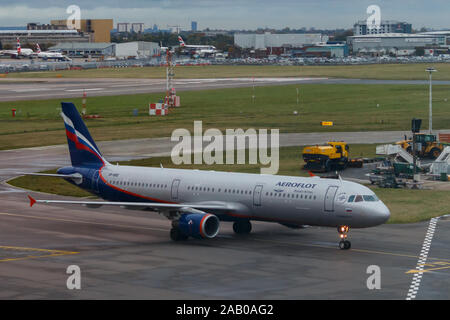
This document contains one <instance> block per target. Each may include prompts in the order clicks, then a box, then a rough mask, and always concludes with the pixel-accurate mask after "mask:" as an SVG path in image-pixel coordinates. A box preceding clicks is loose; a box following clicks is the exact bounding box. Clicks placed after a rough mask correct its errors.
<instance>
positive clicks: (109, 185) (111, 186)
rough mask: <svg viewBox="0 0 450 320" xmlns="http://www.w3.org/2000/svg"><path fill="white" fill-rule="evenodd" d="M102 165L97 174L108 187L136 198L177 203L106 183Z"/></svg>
mask: <svg viewBox="0 0 450 320" xmlns="http://www.w3.org/2000/svg"><path fill="white" fill-rule="evenodd" d="M104 167H105V166H104V165H103V167H101V168H100V170H99V176H100V179H102V181H103V182H104V183H105V184H106V185H107V186H108V187H110V188H113V189H114V190H117V191H119V192H123V193H125V194H128V195H130V196H134V197H138V198H142V199H146V200H151V201H155V202H160V203H169V204H178V202H170V201H166V200H161V199H156V198H151V197H147V196H143V195H141V194H137V193H134V192H130V191H127V190H124V189H121V188H118V187H116V186H114V185H112V184H110V183H108V182H107V181H106V179H105V178H104V177H103V175H102V169H103V168H104Z"/></svg>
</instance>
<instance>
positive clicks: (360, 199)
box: [355, 194, 364, 202]
mask: <svg viewBox="0 0 450 320" xmlns="http://www.w3.org/2000/svg"><path fill="white" fill-rule="evenodd" d="M362 201H364V200H363V197H362V196H361V195H359V194H358V195H357V196H356V198H355V202H362Z"/></svg>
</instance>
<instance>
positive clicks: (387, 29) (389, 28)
mask: <svg viewBox="0 0 450 320" xmlns="http://www.w3.org/2000/svg"><path fill="white" fill-rule="evenodd" d="M411 32H412V25H411V24H410V23H407V22H400V21H392V20H381V23H380V27H379V28H368V27H367V21H366V20H361V21H358V22H357V23H355V24H354V25H353V35H355V36H363V35H368V34H384V33H411Z"/></svg>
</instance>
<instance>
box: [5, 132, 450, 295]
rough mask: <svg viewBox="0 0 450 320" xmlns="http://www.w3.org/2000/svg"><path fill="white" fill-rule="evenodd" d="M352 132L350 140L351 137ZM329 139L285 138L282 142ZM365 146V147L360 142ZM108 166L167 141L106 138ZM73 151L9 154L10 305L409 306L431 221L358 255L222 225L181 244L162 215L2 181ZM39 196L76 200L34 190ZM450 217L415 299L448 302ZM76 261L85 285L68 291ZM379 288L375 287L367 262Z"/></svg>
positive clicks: (162, 148)
mask: <svg viewBox="0 0 450 320" xmlns="http://www.w3.org/2000/svg"><path fill="white" fill-rule="evenodd" d="M341 134H348V133H341ZM398 134H401V132H388V133H386V132H376V133H365V135H364V133H353V135H352V136H348V137H349V139H351V140H352V141H359V140H364V141H366V143H368V142H367V141H371V139H373V140H376V139H380V140H383V141H386V142H389V141H391V140H392V139H394V140H392V141H395V139H397V138H398V136H397V135H398ZM322 139H324V140H327V139H328V137H327V136H320V135H318V134H291V135H286V136H282V137H280V142H281V144H282V145H296V144H295V143H297V144H299V143H303V141H305V142H307V143H313V142H314V141H321V140H322ZM353 143H357V142H353ZM99 148H100V149H101V150H102V152H103V154H104V155H105V156H106V157H107V159H109V160H110V161H115V160H124V159H126V158H137V157H139V156H145V157H148V156H149V155H161V154H164V153H166V152H168V150H170V148H171V145H170V143H168V140H167V138H161V139H140V140H127V141H114V142H102V143H100V144H99ZM67 163H68V155H67V149H66V146H50V147H39V148H28V149H18V150H11V151H0V180H1V181H2V182H1V183H0V203H1V208H0V221H1V223H0V233H1V234H2V242H1V245H0V280H1V283H0V299H130V298H136V299H406V298H407V296H408V292H409V291H410V289H411V287H413V288H416V287H417V286H416V283H413V277H414V272H415V270H416V267H417V265H418V261H420V259H421V250H422V247H423V245H424V240H425V237H426V235H427V230H428V226H429V222H428V221H425V222H421V223H415V224H408V225H383V226H380V227H376V228H370V229H352V230H350V234H349V237H350V240H351V241H352V249H351V250H349V251H341V250H339V249H338V248H337V243H338V233H337V231H336V230H334V229H330V228H318V227H310V228H306V229H300V230H291V229H288V228H286V227H283V226H281V225H278V224H270V223H263V222H255V223H253V231H252V233H251V234H250V235H248V236H236V235H235V234H234V233H233V231H232V228H231V224H229V223H222V225H221V231H220V234H219V236H218V237H217V238H215V239H212V240H208V241H205V240H189V241H187V242H183V243H174V242H172V241H171V240H170V238H169V229H170V223H169V221H168V220H167V219H165V218H164V217H162V216H159V215H158V214H156V213H152V212H139V211H130V210H125V209H120V208H98V209H92V208H91V209H90V208H85V207H80V206H63V205H58V206H45V205H35V206H33V208H30V207H29V204H28V200H27V198H26V195H27V194H29V192H26V191H25V190H21V189H16V188H12V187H9V186H8V185H6V184H5V183H4V181H5V180H6V179H8V178H10V177H12V176H15V175H16V173H15V172H16V171H39V170H42V169H45V168H53V167H57V166H62V165H66V164H67ZM30 194H32V195H33V196H34V197H36V198H46V199H47V198H52V199H67V197H60V196H54V195H46V194H39V193H35V192H32V193H30ZM449 221H450V219H449V218H448V217H443V218H441V219H439V220H438V221H437V223H436V229H435V233H434V236H433V239H432V240H431V241H429V239H428V240H427V243H428V241H429V244H430V249H429V252H428V255H427V259H426V265H425V266H422V267H423V269H424V270H423V272H422V274H421V281H420V285H419V286H418V287H417V292H416V294H415V296H414V299H449V298H450V290H449V288H450V247H449V246H448V243H449V241H450V232H449V231H450V224H449ZM70 265H77V266H79V267H80V270H81V289H80V290H69V289H68V288H67V286H66V282H67V280H68V277H69V274H66V270H67V268H68V266H70ZM372 265H376V266H378V267H379V268H380V270H381V278H380V279H381V289H379V290H378V289H374V290H369V289H368V287H367V279H368V278H369V277H370V276H371V274H368V273H367V268H368V267H369V266H372Z"/></svg>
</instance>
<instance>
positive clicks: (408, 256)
mask: <svg viewBox="0 0 450 320" xmlns="http://www.w3.org/2000/svg"><path fill="white" fill-rule="evenodd" d="M252 240H255V241H260V242H270V243H276V244H285V245H291V246H292V245H298V246H304V247H318V248H326V249H334V247H331V246H324V245H318V244H307V243H293V242H283V241H274V240H266V239H258V238H252ZM336 248H337V246H336ZM349 251H350V252H362V253H373V254H380V255H390V256H397V257H405V258H412V259H417V258H419V256H416V255H410V254H402V253H395V252H387V251H374V250H365V249H353V248H352V249H350V250H349ZM428 259H432V260H441V261H450V259H438V258H428Z"/></svg>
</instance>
